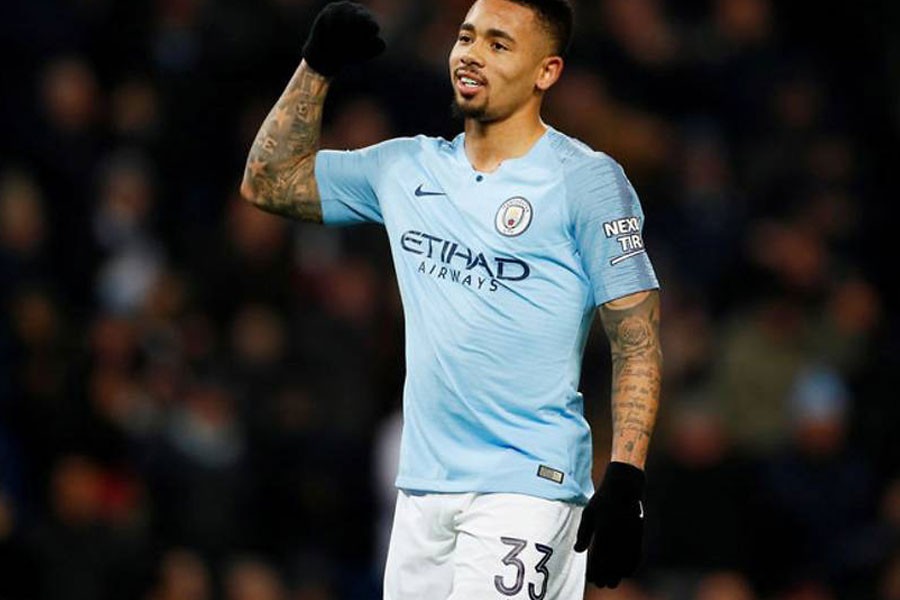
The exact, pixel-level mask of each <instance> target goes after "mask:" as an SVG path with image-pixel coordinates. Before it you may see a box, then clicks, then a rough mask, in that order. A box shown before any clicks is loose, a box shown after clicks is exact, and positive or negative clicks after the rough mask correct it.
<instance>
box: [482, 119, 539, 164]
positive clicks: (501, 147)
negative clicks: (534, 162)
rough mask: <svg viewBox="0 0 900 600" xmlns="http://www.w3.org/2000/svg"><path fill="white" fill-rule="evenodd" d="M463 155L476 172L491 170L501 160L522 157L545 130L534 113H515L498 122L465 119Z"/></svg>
mask: <svg viewBox="0 0 900 600" xmlns="http://www.w3.org/2000/svg"><path fill="white" fill-rule="evenodd" d="M465 131H466V156H467V157H468V159H469V162H470V163H471V164H472V167H474V168H475V170H476V171H482V172H485V173H491V172H493V171H496V170H497V168H498V167H499V166H500V163H502V162H503V161H504V160H508V159H511V158H518V157H520V156H524V155H525V154H527V153H528V151H529V150H531V148H532V146H534V144H535V143H537V141H538V140H539V139H540V138H541V136H542V135H544V132H546V131H547V126H546V125H544V123H543V121H541V118H540V115H539V114H538V113H537V112H531V111H528V112H525V111H523V112H522V113H519V114H514V115H511V116H509V117H507V118H506V119H502V120H500V121H491V122H482V121H478V120H476V119H466V124H465Z"/></svg>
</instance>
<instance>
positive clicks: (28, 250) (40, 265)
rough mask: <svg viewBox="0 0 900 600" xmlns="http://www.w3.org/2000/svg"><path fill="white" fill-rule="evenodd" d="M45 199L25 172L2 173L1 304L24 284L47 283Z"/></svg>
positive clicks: (0, 223) (48, 268) (0, 221)
mask: <svg viewBox="0 0 900 600" xmlns="http://www.w3.org/2000/svg"><path fill="white" fill-rule="evenodd" d="M48 233H49V232H48V231H47V223H46V218H45V215H44V199H43V197H42V194H41V190H40V188H39V187H38V185H37V182H36V181H35V180H34V178H33V177H31V176H30V175H28V174H26V173H25V172H22V171H17V170H7V171H4V172H2V173H0V281H3V282H5V285H4V286H3V288H2V291H0V302H2V303H3V304H6V302H8V301H9V296H10V295H11V294H12V292H13V290H15V289H16V287H17V286H19V285H21V284H23V283H38V282H42V283H48V282H49V280H50V278H51V276H52V270H51V264H50V257H49V255H48V253H47V249H46V246H45V241H46V238H47V235H48Z"/></svg>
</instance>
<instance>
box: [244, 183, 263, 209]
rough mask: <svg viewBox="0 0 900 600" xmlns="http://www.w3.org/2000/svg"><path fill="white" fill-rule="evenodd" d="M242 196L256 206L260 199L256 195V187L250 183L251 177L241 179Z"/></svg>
mask: <svg viewBox="0 0 900 600" xmlns="http://www.w3.org/2000/svg"><path fill="white" fill-rule="evenodd" d="M241 198H243V199H244V200H246V201H247V202H249V203H250V204H253V205H254V206H256V205H257V203H258V202H259V199H258V198H257V196H256V190H255V189H254V187H253V184H252V183H250V179H249V178H247V177H244V179H243V181H241Z"/></svg>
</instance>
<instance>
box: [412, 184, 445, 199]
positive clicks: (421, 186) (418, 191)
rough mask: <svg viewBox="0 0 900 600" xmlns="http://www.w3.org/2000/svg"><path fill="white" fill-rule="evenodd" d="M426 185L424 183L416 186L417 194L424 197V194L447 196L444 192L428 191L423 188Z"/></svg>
mask: <svg viewBox="0 0 900 600" xmlns="http://www.w3.org/2000/svg"><path fill="white" fill-rule="evenodd" d="M423 187H425V184H424V183H423V184H422V185H420V186H419V187H417V188H416V196H417V197H419V198H422V197H423V196H446V195H447V194H445V193H444V192H426V191H424V190H423V189H422V188H423Z"/></svg>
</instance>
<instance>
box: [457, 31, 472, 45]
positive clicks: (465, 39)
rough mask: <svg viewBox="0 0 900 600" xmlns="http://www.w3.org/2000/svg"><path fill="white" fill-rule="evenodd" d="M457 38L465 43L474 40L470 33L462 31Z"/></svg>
mask: <svg viewBox="0 0 900 600" xmlns="http://www.w3.org/2000/svg"><path fill="white" fill-rule="evenodd" d="M456 39H457V41H459V42H461V43H463V44H468V43H469V42H471V41H472V36H471V35H470V34H468V33H460V34H459V37H457V38H456Z"/></svg>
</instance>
